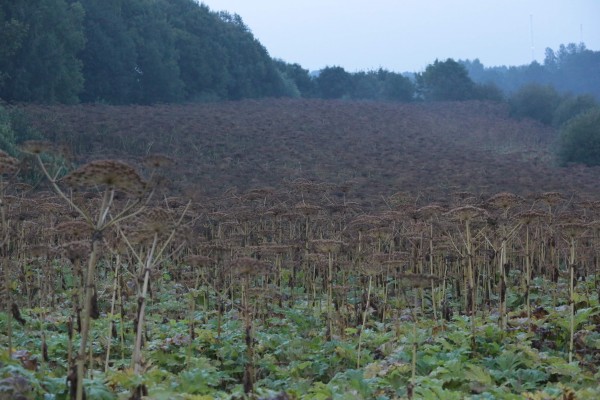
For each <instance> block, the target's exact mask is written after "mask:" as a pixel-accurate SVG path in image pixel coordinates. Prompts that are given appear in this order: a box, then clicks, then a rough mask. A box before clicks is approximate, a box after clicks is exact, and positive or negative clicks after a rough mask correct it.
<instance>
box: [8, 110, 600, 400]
mask: <svg viewBox="0 0 600 400" xmlns="http://www.w3.org/2000/svg"><path fill="white" fill-rule="evenodd" d="M27 110H28V112H30V113H31V115H32V116H33V121H34V123H35V124H36V126H37V127H38V128H39V129H41V130H43V131H44V133H45V135H46V136H47V137H48V138H50V139H52V142H42V141H32V142H26V143H24V144H22V146H21V149H22V151H23V152H24V154H26V155H25V156H24V157H23V159H22V160H17V159H15V158H13V157H11V156H9V155H8V154H6V153H4V152H2V153H0V175H1V176H2V185H1V186H0V188H1V189H2V190H1V191H0V217H1V223H2V224H1V230H0V234H1V237H0V239H1V241H0V266H1V267H2V273H1V276H0V278H1V280H2V284H1V288H0V289H1V291H0V300H1V304H2V310H3V313H2V314H0V324H1V326H2V328H3V329H2V330H1V332H2V333H1V334H2V336H1V338H2V340H3V343H6V344H7V346H6V349H7V351H2V354H1V355H0V398H3V397H2V396H5V395H6V396H8V397H4V398H19V399H30V398H43V397H45V398H56V399H76V400H81V399H83V398H88V399H89V398H94V399H96V398H98V399H133V400H137V399H142V398H151V399H207V398H221V399H238V398H240V399H241V398H262V399H281V400H286V399H296V398H297V399H329V398H331V399H344V398H356V399H373V398H378V399H400V398H402V399H412V398H420V399H421V398H422V399H439V398H442V399H461V398H473V399H488V398H498V399H518V398H528V399H546V398H552V399H554V398H556V399H579V398H581V399H586V398H590V399H591V398H597V396H598V394H599V392H598V387H597V382H598V379H599V378H600V372H599V368H598V366H599V365H600V306H599V299H600V289H599V279H598V270H599V269H600V262H599V260H600V222H599V221H600V202H599V201H598V197H599V193H600V192H599V191H598V187H597V185H598V181H597V179H596V175H595V174H594V173H595V172H597V171H594V170H593V169H585V168H580V167H572V168H569V169H559V168H556V167H554V166H553V161H552V160H553V158H552V155H551V154H552V153H551V147H552V142H553V140H554V139H553V135H554V133H553V132H552V131H549V130H547V129H544V128H542V127H541V126H539V125H535V124H532V123H530V122H517V121H513V120H510V119H508V118H507V117H506V111H505V110H504V109H502V108H501V107H499V106H498V105H495V104H491V103H456V104H429V105H417V104H414V105H401V104H398V105H394V104H383V103H352V102H325V101H289V100H285V101H279V100H278V101H275V100H267V101H243V102H239V103H224V104H205V105H189V106H177V107H175V106H157V107H138V106H136V107H108V106H99V105H97V106H77V107H63V106H57V107H42V106H28V107H27ZM59 144H60V145H59ZM46 154H57V155H60V157H64V158H60V157H57V158H54V159H52V158H48V157H47V156H46ZM117 159H124V160H127V162H124V161H120V160H117ZM61 160H62V161H61ZM64 160H67V164H68V163H73V165H72V168H71V169H70V170H69V171H66V172H65V171H61V170H60V169H57V168H58V167H59V165H60V163H61V162H63V161H64ZM32 172H35V173H36V174H37V175H35V174H32ZM32 176H39V177H40V178H39V180H38V181H36V182H34V183H35V185H36V186H37V187H33V186H31V185H30V184H28V183H24V181H23V178H24V177H29V179H32ZM38 182H39V183H38ZM30 183H31V182H30Z"/></svg>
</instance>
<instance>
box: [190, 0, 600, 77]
mask: <svg viewBox="0 0 600 400" xmlns="http://www.w3.org/2000/svg"><path fill="white" fill-rule="evenodd" d="M201 2H202V3H204V4H206V5H207V6H208V7H209V8H210V9H211V10H213V11H229V12H231V13H236V14H239V15H240V16H241V17H242V19H243V20H244V22H245V23H246V25H247V26H248V27H249V28H250V30H251V31H252V33H253V34H254V36H255V37H256V38H257V39H258V40H259V41H260V42H261V43H262V44H263V45H264V46H265V47H266V48H267V50H268V51H269V54H270V55H271V56H272V57H275V58H280V59H283V60H285V61H287V62H290V63H298V64H300V65H302V67H304V68H305V69H308V70H311V71H313V70H318V69H321V68H323V67H325V66H334V65H335V66H342V67H344V68H345V69H346V70H347V71H348V72H356V71H359V70H371V69H377V68H379V67H382V68H386V69H389V70H392V71H396V72H406V71H409V72H419V71H422V70H423V69H425V67H426V66H427V65H428V64H430V63H432V62H433V61H434V60H435V59H436V58H438V59H440V60H445V59H446V58H449V57H451V58H454V59H475V58H479V60H480V61H481V62H482V63H483V64H484V65H485V66H495V65H523V64H529V63H530V62H531V61H532V35H531V33H532V32H533V56H534V58H535V59H536V60H538V61H539V62H543V59H544V50H545V49H546V47H551V48H552V49H554V50H556V49H557V48H558V46H559V45H560V44H563V43H564V44H567V43H571V42H575V43H579V42H581V41H582V40H583V42H584V43H585V44H586V46H587V48H588V49H591V50H595V51H598V50H600V0H368V1H367V0H201Z"/></svg>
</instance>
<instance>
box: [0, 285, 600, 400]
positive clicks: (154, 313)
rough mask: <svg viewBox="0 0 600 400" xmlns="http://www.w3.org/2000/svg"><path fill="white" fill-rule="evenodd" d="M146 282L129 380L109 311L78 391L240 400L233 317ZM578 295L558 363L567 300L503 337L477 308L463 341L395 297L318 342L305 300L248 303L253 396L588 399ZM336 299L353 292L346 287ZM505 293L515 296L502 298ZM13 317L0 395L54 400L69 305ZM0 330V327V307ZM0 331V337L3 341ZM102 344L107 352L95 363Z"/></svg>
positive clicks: (241, 364)
mask: <svg viewBox="0 0 600 400" xmlns="http://www.w3.org/2000/svg"><path fill="white" fill-rule="evenodd" d="M593 281H594V279H593V277H590V279H589V280H588V282H589V283H586V282H580V283H579V285H578V292H579V293H589V292H590V291H592V289H593V283H592V282H593ZM537 283H538V284H546V285H548V284H549V283H547V282H541V281H540V282H537ZM559 284H560V282H559ZM550 285H552V284H550ZM156 287H157V288H160V290H159V291H157V292H156V293H155V294H154V300H153V301H152V303H151V304H150V305H149V310H150V313H149V317H148V323H147V327H146V328H147V334H146V341H147V342H146V344H145V365H144V368H145V371H144V373H143V374H141V375H136V374H134V373H133V370H132V368H131V367H130V357H131V346H132V345H131V342H132V340H133V337H132V323H131V322H130V321H124V320H123V319H122V318H121V315H114V316H113V317H112V318H110V316H106V315H104V316H103V318H100V319H98V320H96V321H94V324H93V327H92V332H93V334H92V335H93V337H92V340H91V342H92V343H93V353H91V354H90V357H91V359H92V364H91V365H92V366H93V367H92V369H91V370H90V375H91V376H90V379H87V380H86V391H87V395H88V398H91V399H125V398H129V396H130V395H131V392H132V390H133V389H134V388H135V387H137V386H139V385H140V384H143V385H145V386H146V387H147V389H148V397H147V398H151V399H211V398H216V399H232V398H234V399H235V398H244V389H243V384H242V381H243V376H244V370H245V366H246V365H247V364H248V362H249V360H248V352H247V346H246V341H245V332H244V320H243V318H242V316H241V315H240V313H239V312H238V311H237V310H235V309H233V310H229V311H226V312H225V313H224V314H223V315H221V316H219V315H218V313H217V312H216V311H208V312H205V311H203V310H209V309H210V308H209V307H207V304H205V301H206V300H207V297H206V296H204V294H203V293H200V292H199V291H195V290H191V291H189V292H186V291H182V290H181V289H182V288H181V285H178V284H176V283H174V281H171V280H169V279H168V276H165V277H163V279H162V280H161V281H159V282H158V284H157V285H156ZM419 290H422V289H416V290H415V293H416V294H417V295H419ZM298 295H301V293H298ZM580 297H581V298H580V299H579V300H580V304H585V306H586V307H583V308H579V309H578V310H577V312H576V315H575V319H574V323H575V330H576V334H575V357H574V359H573V361H572V362H571V363H569V362H568V361H567V360H568V356H567V353H568V351H567V350H568V342H569V318H568V312H567V308H566V306H564V305H560V304H559V305H557V303H556V301H555V299H552V298H551V297H549V296H548V297H539V298H537V299H536V302H537V303H538V306H537V308H536V309H535V310H534V311H533V312H532V314H531V318H529V319H528V318H527V317H526V312H525V311H524V310H522V309H519V308H515V311H513V312H511V313H510V314H509V320H508V329H507V330H506V331H503V330H501V329H500V328H499V327H498V321H497V320H498V317H497V315H495V314H494V313H493V312H492V313H490V312H481V313H480V315H478V316H477V317H476V327H477V328H476V335H475V341H474V344H473V342H472V337H471V331H470V319H469V317H467V316H464V315H459V314H455V315H454V316H453V317H451V318H448V319H447V320H446V319H442V318H439V317H438V318H434V316H433V315H432V314H431V310H429V311H427V310H425V309H423V308H422V307H418V308H417V309H410V308H406V306H405V304H403V302H402V301H398V302H397V303H396V305H397V307H398V308H397V309H396V310H395V311H394V314H393V315H392V316H391V317H390V318H388V319H387V320H386V321H385V322H377V318H376V317H375V316H374V315H368V317H369V318H368V319H367V321H368V322H367V323H366V324H365V327H364V330H363V331H362V332H361V329H362V326H360V325H359V326H356V327H347V328H345V329H344V330H343V331H341V332H336V334H334V335H333V336H332V338H331V339H330V340H328V339H327V332H326V329H327V328H326V320H325V318H326V314H325V311H324V308H322V307H320V306H319V304H318V303H315V304H311V303H309V302H306V301H296V302H295V303H294V304H293V306H292V305H289V304H288V305H287V306H286V305H285V304H283V307H281V306H280V305H277V304H276V303H277V302H271V301H265V300H267V299H266V298H264V297H261V298H260V299H259V301H258V302H257V304H258V303H261V304H262V305H265V304H266V308H263V307H262V306H261V309H260V312H259V311H258V308H257V309H256V312H257V313H258V314H255V315H254V318H253V322H254V324H253V332H252V337H253V339H252V340H253V354H252V357H253V360H252V362H253V364H254V368H255V374H256V381H255V382H256V383H255V396H256V398H264V399H295V398H297V399H323V400H325V399H348V398H354V399H402V398H418V399H464V398H470V399H523V398H527V399H597V398H599V397H600V387H599V385H598V381H599V380H600V373H599V372H598V365H599V362H600V307H599V306H598V301H597V299H592V298H590V297H587V296H580ZM594 297H595V296H594ZM209 300H210V301H214V300H215V299H212V298H209ZM190 301H194V302H195V303H196V306H197V307H198V310H197V311H194V312H193V314H192V313H190V312H189V311H188V310H187V309H186V307H184V306H183V305H189V304H190ZM349 301H350V304H351V303H352V301H357V299H352V296H351V295H349ZM518 301H519V297H518V296H517V294H513V295H512V297H511V298H509V302H518ZM372 311H373V309H370V312H372ZM21 318H22V319H23V320H24V321H25V323H24V325H21V324H19V325H16V326H15V327H14V332H13V352H12V359H8V358H7V352H6V351H3V352H2V356H1V357H2V358H1V359H0V366H1V367H0V399H9V398H11V399H38V398H44V399H68V398H69V395H68V393H67V388H66V385H65V379H66V376H67V375H68V371H67V368H66V365H67V359H68V352H69V333H68V332H69V329H68V327H69V324H71V323H72V321H71V320H70V319H69V318H70V317H69V313H68V312H64V313H62V312H60V311H55V312H52V313H48V310H45V309H40V308H37V309H28V310H21ZM415 318H416V321H415ZM111 321H113V322H114V323H115V325H114V328H111ZM369 321H370V322H369ZM0 324H1V325H0V327H1V330H2V332H6V328H7V326H6V314H1V320H0ZM5 339H6V337H5V336H4V335H3V336H2V342H3V343H6V340H5ZM109 341H110V342H111V353H110V354H111V356H110V357H109V362H108V364H107V366H108V368H105V366H106V364H105V362H106V360H105V357H106V350H107V345H108V342H109ZM72 345H73V346H75V345H76V343H75V344H72ZM413 351H415V352H414V353H413ZM44 352H46V353H47V354H44ZM413 374H414V375H413Z"/></svg>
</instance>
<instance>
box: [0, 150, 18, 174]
mask: <svg viewBox="0 0 600 400" xmlns="http://www.w3.org/2000/svg"><path fill="white" fill-rule="evenodd" d="M18 167H19V161H17V159H16V158H14V157H11V156H10V155H8V154H7V153H5V152H4V151H2V150H0V175H12V174H14V173H15V172H17V169H18Z"/></svg>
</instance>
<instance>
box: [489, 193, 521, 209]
mask: <svg viewBox="0 0 600 400" xmlns="http://www.w3.org/2000/svg"><path fill="white" fill-rule="evenodd" d="M521 200H522V198H521V197H519V196H517V195H516V194H513V193H509V192H502V193H498V194H496V195H494V196H492V197H490V198H489V199H488V201H487V203H488V204H489V205H491V206H492V207H495V208H501V209H503V210H508V209H509V208H510V207H513V206H515V205H516V204H518V203H519V202H521Z"/></svg>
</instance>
